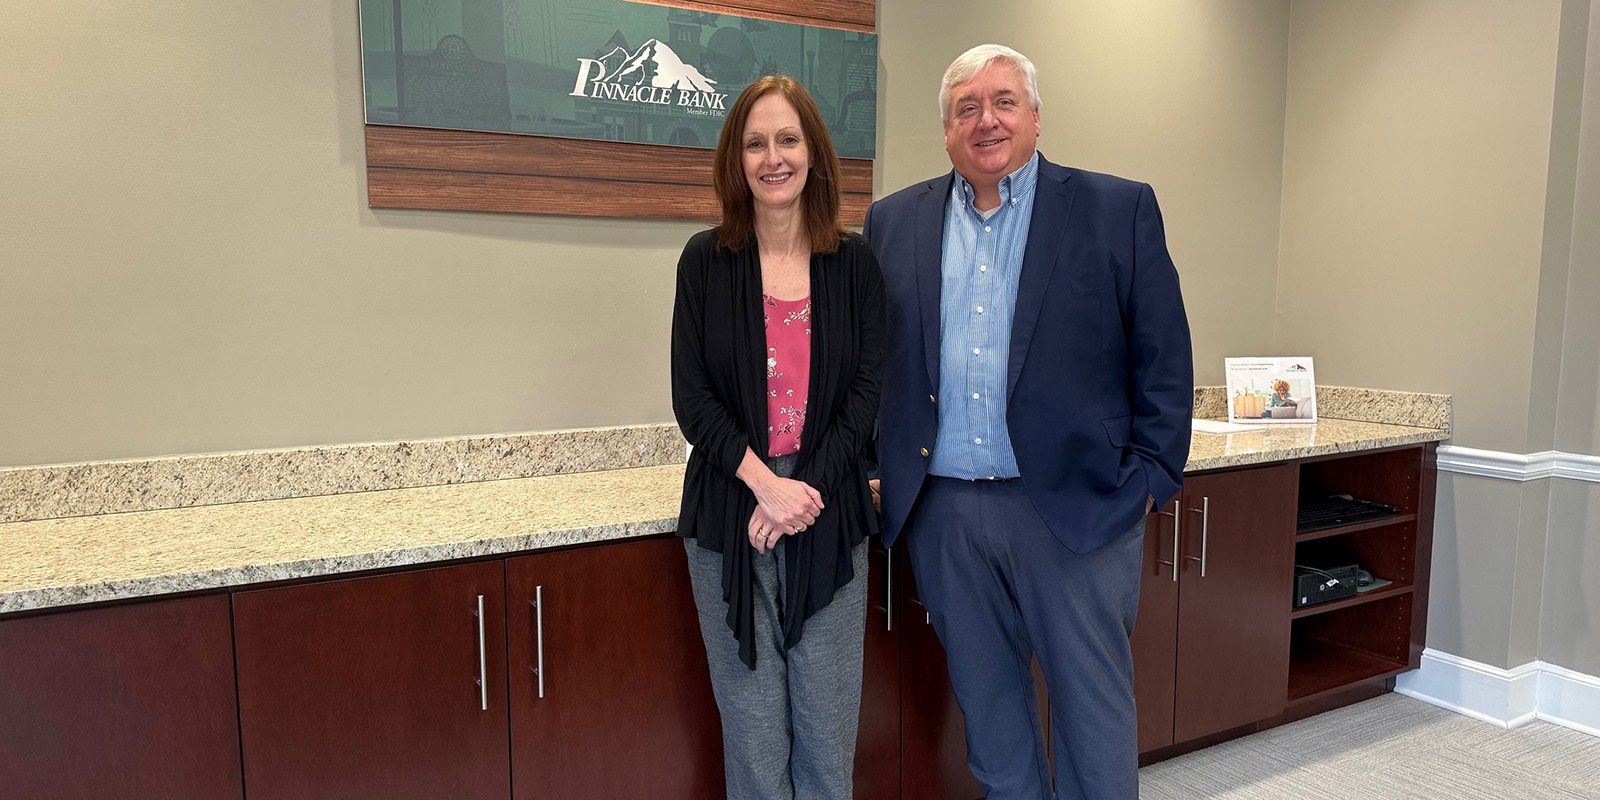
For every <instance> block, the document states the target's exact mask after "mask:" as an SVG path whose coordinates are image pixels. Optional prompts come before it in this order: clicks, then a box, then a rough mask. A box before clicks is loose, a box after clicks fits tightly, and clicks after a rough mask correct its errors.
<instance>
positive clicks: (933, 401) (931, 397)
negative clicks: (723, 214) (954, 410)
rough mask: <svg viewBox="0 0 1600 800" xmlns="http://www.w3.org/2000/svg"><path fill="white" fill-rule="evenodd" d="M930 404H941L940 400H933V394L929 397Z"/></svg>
mask: <svg viewBox="0 0 1600 800" xmlns="http://www.w3.org/2000/svg"><path fill="white" fill-rule="evenodd" d="M928 402H930V403H937V402H939V401H938V400H935V399H933V395H931V394H930V395H928Z"/></svg>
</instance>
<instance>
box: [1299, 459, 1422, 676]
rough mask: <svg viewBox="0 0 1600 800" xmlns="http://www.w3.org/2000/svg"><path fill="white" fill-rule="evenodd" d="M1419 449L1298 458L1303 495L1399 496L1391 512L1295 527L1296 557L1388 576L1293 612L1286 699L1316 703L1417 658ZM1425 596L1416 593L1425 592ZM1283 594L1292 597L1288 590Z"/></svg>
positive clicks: (1382, 499) (1390, 501)
mask: <svg viewBox="0 0 1600 800" xmlns="http://www.w3.org/2000/svg"><path fill="white" fill-rule="evenodd" d="M1423 484H1424V464H1423V453H1422V451H1419V450H1418V449H1415V448H1411V449H1404V450H1383V451H1375V452H1370V453H1359V454H1350V455H1342V456H1339V457H1336V458H1329V459H1325V460H1320V461H1308V462H1305V463H1302V464H1301V465H1300V486H1299V497H1300V498H1301V502H1302V503H1305V502H1307V501H1308V500H1309V499H1316V498H1323V497H1328V496H1330V495H1334V494H1347V495H1350V496H1351V497H1354V498H1359V499H1363V500H1371V501H1375V502H1377V503H1383V504H1386V505H1391V506H1395V507H1397V508H1398V509H1399V511H1398V512H1397V513H1395V514H1394V515H1393V516H1389V517H1385V518H1382V519H1375V520H1363V521H1359V522H1355V523H1352V524H1348V525H1341V526H1338V527H1333V528H1324V529H1321V530H1312V531H1307V532H1304V533H1299V532H1297V533H1296V535H1295V563H1296V564H1310V565H1313V566H1318V567H1323V568H1327V567H1328V566H1330V565H1336V564H1355V565H1358V566H1359V567H1360V568H1361V569H1364V570H1366V571H1367V572H1369V573H1371V574H1372V576H1373V577H1374V578H1377V579H1382V580H1387V581H1390V583H1389V585H1387V586H1382V587H1379V588H1377V589H1372V590H1370V591H1367V592H1362V593H1358V594H1356V595H1354V596H1352V597H1347V598H1344V599H1340V600H1334V601H1330V602H1325V603H1320V604H1317V605H1311V606H1305V607H1303V608H1297V609H1294V611H1293V612H1292V613H1291V614H1290V625H1291V631H1290V656H1289V685H1288V698H1287V700H1288V703H1289V705H1290V706H1291V707H1292V706H1296V705H1301V704H1306V703H1312V702H1314V701H1317V700H1320V699H1322V698H1324V697H1326V696H1328V695H1332V694H1335V693H1337V692H1340V691H1342V690H1344V689H1347V688H1349V687H1352V686H1355V685H1357V684H1361V683H1367V682H1371V681H1375V680H1383V679H1387V678H1390V677H1393V676H1395V675H1398V674H1400V673H1402V672H1405V671H1406V670H1408V669H1411V668H1412V667H1413V666H1415V665H1414V664H1413V663H1412V661H1413V651H1414V650H1415V647H1414V637H1413V631H1414V630H1416V631H1420V630H1421V628H1420V627H1417V626H1419V625H1421V624H1423V619H1422V618H1423V617H1424V616H1425V615H1426V599H1425V595H1419V594H1418V593H1417V591H1416V588H1417V586H1419V585H1421V586H1425V585H1426V581H1427V575H1426V565H1425V564H1424V565H1423V566H1422V568H1421V569H1420V570H1419V567H1418V560H1419V548H1418V544H1419V538H1418V537H1419V526H1422V525H1424V524H1429V525H1431V513H1429V512H1430V511H1431V509H1430V508H1428V507H1427V506H1428V503H1425V502H1424V500H1425V499H1427V500H1431V498H1425V496H1424V495H1425V492H1431V487H1424V485H1423ZM1419 598H1420V599H1419ZM1284 602H1291V603H1292V602H1293V601H1292V600H1291V599H1290V598H1288V597H1286V598H1285V600H1284Z"/></svg>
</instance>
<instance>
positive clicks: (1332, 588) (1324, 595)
mask: <svg viewBox="0 0 1600 800" xmlns="http://www.w3.org/2000/svg"><path fill="white" fill-rule="evenodd" d="M1363 574H1364V572H1363V571H1362V570H1361V569H1360V568H1359V567H1357V566H1356V565H1355V564H1341V565H1338V566H1332V567H1328V568H1326V569H1323V568H1320V567H1311V566H1306V565H1303V564H1296V565H1294V607H1295V608H1305V607H1306V606H1314V605H1316V604H1318V603H1328V602H1332V601H1334V600H1343V599H1345V598H1346V597H1355V595H1356V590H1357V589H1358V588H1359V587H1360V584H1361V576H1362V575H1363ZM1367 580H1368V582H1370V581H1371V580H1372V578H1371V576H1368V577H1367Z"/></svg>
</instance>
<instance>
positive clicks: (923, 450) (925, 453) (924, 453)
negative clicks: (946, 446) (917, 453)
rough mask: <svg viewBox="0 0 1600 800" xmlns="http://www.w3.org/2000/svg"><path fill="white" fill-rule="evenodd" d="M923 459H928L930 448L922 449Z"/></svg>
mask: <svg viewBox="0 0 1600 800" xmlns="http://www.w3.org/2000/svg"><path fill="white" fill-rule="evenodd" d="M922 457H923V458H927V457H928V448H926V447H924V448H922Z"/></svg>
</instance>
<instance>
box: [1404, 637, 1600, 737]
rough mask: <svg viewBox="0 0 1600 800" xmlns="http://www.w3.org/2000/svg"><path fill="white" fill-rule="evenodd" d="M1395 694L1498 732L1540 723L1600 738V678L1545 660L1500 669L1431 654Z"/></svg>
mask: <svg viewBox="0 0 1600 800" xmlns="http://www.w3.org/2000/svg"><path fill="white" fill-rule="evenodd" d="M1394 690H1395V691H1396V692H1399V693H1400V694H1403V695H1406V696H1407V697H1414V698H1416V699H1418V700H1421V701H1423V702H1425V703H1431V704H1433V705H1436V706H1439V707H1440V708H1447V709H1449V710H1451V711H1454V712H1456V713H1458V714H1464V715H1466V716H1469V717H1472V718H1473V719H1476V720H1481V721H1483V722H1487V723H1489V724H1491V725H1498V726H1499V727H1502V728H1515V727H1517V726H1519V725H1523V724H1526V723H1528V722H1532V721H1533V720H1535V719H1542V720H1546V721H1548V722H1553V723H1555V724H1557V725H1561V726H1563V727H1567V728H1571V729H1573V730H1576V731H1582V732H1584V733H1587V734H1589V735H1591V736H1600V678H1596V677H1594V676H1592V675H1584V674H1583V673H1580V672H1574V671H1572V670H1570V669H1566V668H1565V667H1559V666H1556V665H1555V664H1547V663H1545V662H1543V661H1534V662H1532V663H1529V664H1523V665H1522V666H1520V667H1516V668H1514V669H1501V668H1499V667H1493V666H1490V665H1488V664H1480V663H1478V662H1476V661H1471V660H1468V659H1465V658H1462V657H1460V656H1455V655H1451V654H1449V653H1444V652H1440V651H1438V650H1431V649H1430V650H1425V651H1423V654H1422V668H1421V669H1416V670H1412V671H1411V672H1407V673H1405V674H1403V675H1401V676H1400V677H1398V678H1396V679H1395V689H1394Z"/></svg>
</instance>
